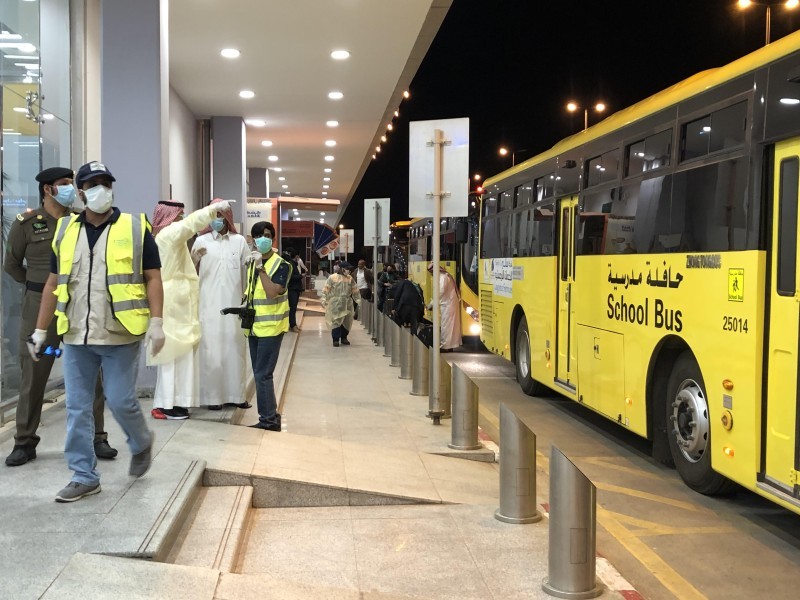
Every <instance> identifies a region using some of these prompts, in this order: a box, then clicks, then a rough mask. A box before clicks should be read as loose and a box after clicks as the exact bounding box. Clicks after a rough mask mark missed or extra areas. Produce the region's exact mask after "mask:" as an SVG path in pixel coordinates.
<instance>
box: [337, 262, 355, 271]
mask: <svg viewBox="0 0 800 600" xmlns="http://www.w3.org/2000/svg"><path fill="white" fill-rule="evenodd" d="M339 268H340V269H343V270H345V271H352V270H353V265H351V264H350V263H349V262H345V261H342V262H340V263H339Z"/></svg>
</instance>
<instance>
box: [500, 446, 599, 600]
mask: <svg viewBox="0 0 800 600" xmlns="http://www.w3.org/2000/svg"><path fill="white" fill-rule="evenodd" d="M501 460H502V459H501ZM501 464H502V463H501ZM596 495H597V489H596V488H595V487H594V485H593V484H592V482H591V481H589V479H588V478H587V477H586V476H585V475H584V474H583V473H581V471H580V469H578V467H576V466H575V465H574V464H573V463H572V461H570V460H569V459H568V458H567V457H566V456H564V454H563V453H562V452H561V451H560V450H559V449H558V448H556V447H555V446H553V447H552V450H551V452H550V549H549V554H548V561H547V574H548V576H547V577H545V579H544V581H543V582H542V589H543V590H544V591H545V592H547V593H548V594H550V595H551V596H556V597H557V598H596V597H597V596H599V595H600V594H602V593H603V586H602V584H600V583H599V582H598V581H597V580H596V579H595V551H596V530H597V506H596V503H597V498H596Z"/></svg>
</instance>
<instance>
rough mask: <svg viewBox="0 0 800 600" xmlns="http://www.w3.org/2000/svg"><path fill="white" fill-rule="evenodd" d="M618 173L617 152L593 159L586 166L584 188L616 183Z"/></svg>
mask: <svg viewBox="0 0 800 600" xmlns="http://www.w3.org/2000/svg"><path fill="white" fill-rule="evenodd" d="M618 171H619V152H618V151H617V150H612V151H611V152H606V153H605V154H602V155H600V156H598V157H596V158H593V159H591V160H590V161H589V162H588V163H587V164H586V187H592V186H594V185H600V184H601V183H607V182H609V181H616V180H617V173H618Z"/></svg>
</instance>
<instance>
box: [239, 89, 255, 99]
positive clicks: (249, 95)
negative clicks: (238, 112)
mask: <svg viewBox="0 0 800 600" xmlns="http://www.w3.org/2000/svg"><path fill="white" fill-rule="evenodd" d="M239 97H240V98H245V99H246V100H249V99H250V98H255V97H256V93H255V92H251V91H250V90H242V91H241V92H239Z"/></svg>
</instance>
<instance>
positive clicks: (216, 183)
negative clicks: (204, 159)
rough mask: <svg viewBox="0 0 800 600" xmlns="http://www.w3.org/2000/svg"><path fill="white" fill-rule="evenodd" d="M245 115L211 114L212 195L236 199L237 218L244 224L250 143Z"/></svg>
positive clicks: (235, 210)
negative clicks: (248, 143)
mask: <svg viewBox="0 0 800 600" xmlns="http://www.w3.org/2000/svg"><path fill="white" fill-rule="evenodd" d="M246 141H247V137H246V133H245V126H244V121H243V120H242V118H241V117H211V195H212V197H213V198H224V199H226V200H236V204H234V205H233V206H232V207H231V208H232V209H233V220H234V221H235V222H237V223H241V224H244V220H245V219H244V211H245V202H246V201H247V190H246V188H245V186H246V179H245V178H246V176H247V173H246V169H247V156H246V155H247V146H246Z"/></svg>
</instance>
